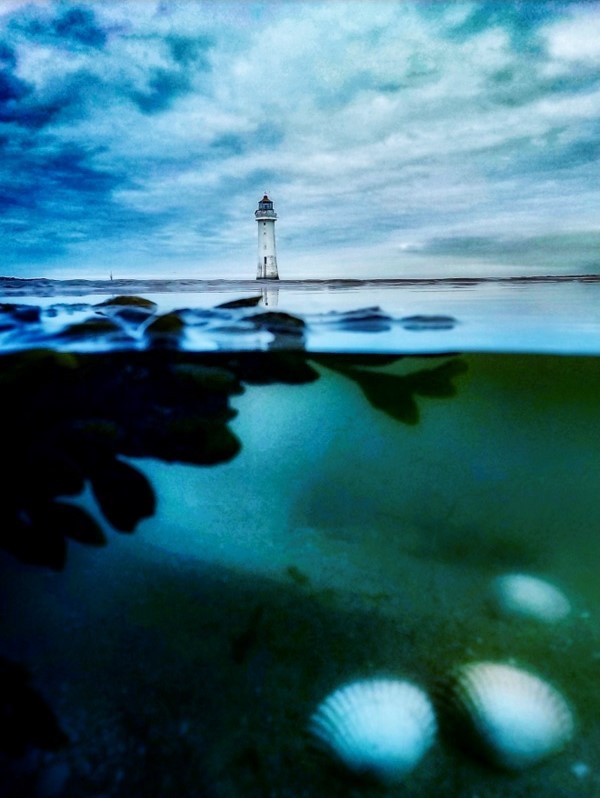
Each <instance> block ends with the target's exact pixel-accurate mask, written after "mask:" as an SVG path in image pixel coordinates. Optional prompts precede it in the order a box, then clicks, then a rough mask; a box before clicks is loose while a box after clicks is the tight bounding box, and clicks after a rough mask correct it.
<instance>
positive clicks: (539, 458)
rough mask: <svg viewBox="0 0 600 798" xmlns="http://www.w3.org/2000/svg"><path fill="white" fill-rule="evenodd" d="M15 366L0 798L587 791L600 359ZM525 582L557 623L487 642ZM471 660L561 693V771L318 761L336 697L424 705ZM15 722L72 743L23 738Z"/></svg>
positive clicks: (596, 721) (449, 751)
mask: <svg viewBox="0 0 600 798" xmlns="http://www.w3.org/2000/svg"><path fill="white" fill-rule="evenodd" d="M32 357H33V356H32V355H27V356H12V357H11V358H10V359H5V368H4V369H3V371H2V373H3V375H4V377H3V379H4V390H3V402H4V415H3V417H4V419H5V422H4V424H5V431H4V437H5V441H6V442H7V444H6V445H7V452H8V454H11V453H12V455H13V456H14V458H15V459H16V462H17V465H16V466H15V468H14V473H13V476H11V479H10V480H9V483H10V484H9V486H5V492H6V496H5V505H6V506H7V507H10V508H12V509H11V512H13V514H14V518H15V519H16V520H14V519H13V520H12V521H11V516H10V513H7V520H6V522H5V527H4V530H3V533H2V543H3V548H4V549H5V550H6V551H5V552H3V553H2V557H1V559H0V566H1V568H2V585H3V590H2V616H1V620H0V624H1V626H0V632H1V638H0V641H1V642H0V646H1V647H0V655H1V656H2V658H3V661H4V662H5V670H6V671H7V672H8V673H9V675H10V674H11V673H12V671H11V665H16V664H17V663H18V664H19V666H20V667H22V668H24V669H26V672H27V679H28V680H29V681H27V680H25V679H24V678H20V679H19V678H14V677H13V683H14V685H15V687H14V690H13V691H12V694H11V695H12V698H11V700H10V702H8V700H7V698H6V696H4V705H5V706H7V705H8V704H10V707H11V713H12V714H11V715H10V717H11V722H13V724H14V727H15V729H16V730H17V731H15V732H13V739H14V734H17V732H18V735H20V738H22V745H21V746H20V748H19V750H18V751H8V748H9V746H7V745H6V740H5V736H6V735H3V736H0V743H4V749H7V750H6V751H5V753H3V754H2V755H1V758H0V765H1V766H2V768H3V769H4V771H5V778H4V783H5V785H8V786H7V787H6V790H8V792H7V795H11V796H12V795H14V796H16V795H22V794H23V795H32V796H51V795H61V796H63V795H64V796H66V798H79V796H82V798H84V797H85V798H87V796H90V798H91V796H99V795H103V796H129V797H130V796H138V795H139V796H170V795H178V796H181V795H185V796H207V797H210V798H213V797H214V798H230V796H231V798H238V796H239V798H242V796H243V798H254V796H256V798H258V797H259V796H260V797H261V798H262V796H273V798H277V797H279V798H287V797H288V796H289V797H290V798H291V797H292V796H293V797H294V798H302V797H303V796H305V797H306V798H313V796H315V797H316V796H323V795H327V796H332V798H336V797H337V796H340V798H341V796H351V797H352V798H358V796H368V797H369V798H375V796H382V797H384V796H385V797H386V798H387V796H392V795H405V796H423V795H436V796H441V797H442V798H446V796H447V797H448V798H450V796H452V797H453V798H454V797H455V796H461V797H462V796H464V797H465V798H467V796H468V797H469V798H471V796H478V798H496V796H510V798H519V796H530V795H536V796H543V797H544V798H559V797H560V798H562V797H563V796H565V797H566V796H569V797H570V796H572V797H573V798H575V797H576V796H577V798H580V797H583V798H595V796H597V795H599V794H600V695H599V692H598V677H599V676H600V580H599V579H598V571H599V569H600V534H599V533H600V503H599V502H598V496H599V495H600V490H599V489H600V434H599V433H600V401H599V397H600V359H598V358H596V357H583V356H568V357H567V356H551V355H543V356H542V355H508V354H485V355H484V354H447V355H440V356H431V357H418V358H417V357H401V358H394V357H378V356H361V357H360V358H357V357H356V356H351V355H348V356H316V355H305V354H301V353H298V354H292V353H280V354H277V353H275V354H273V353H268V354H267V353H265V354H262V355H261V354H260V353H254V354H253V355H251V356H241V355H240V356H239V357H236V356H235V355H232V354H228V355H227V354H223V355H214V356H211V355H202V356H191V355H186V356H183V355H175V354H170V353H166V352H165V353H150V354H148V355H144V356H143V357H142V356H141V355H140V356H138V357H137V358H132V357H126V356H124V355H122V356H118V357H117V356H112V357H109V356H102V355H95V356H88V357H81V358H78V357H76V356H70V355H69V356H57V355H52V356H49V355H47V356H42V355H40V354H38V355H37V356H36V357H37V358H38V359H37V360H36V361H35V364H34V365H35V368H33V366H32V363H31V360H28V358H30V359H31V358H32ZM40 362H41V363H42V368H41V369H40ZM116 375H119V376H118V378H117V376H116ZM167 377H168V378H169V379H172V384H171V383H169V386H170V387H169V390H167ZM172 385H176V386H177V390H175V389H173V391H172V395H171V393H170V391H171V387H172ZM57 395H58V397H59V398H58V399H56V400H55V405H53V404H52V401H53V400H52V399H51V398H50V397H52V396H57ZM194 406H196V407H197V408H201V410H199V411H198V413H197V415H196V416H195V415H194V413H193V412H192V410H191V409H190V408H193V407H194ZM232 410H233V411H235V412H232ZM9 414H10V420H8V418H7V416H8V415H9ZM75 417H76V418H75ZM184 421H185V423H183V422H184ZM165 428H168V430H169V434H168V435H167V436H165V434H164V430H165ZM42 443H43V446H42ZM19 475H21V479H20V478H19ZM51 476H52V479H50V477H51ZM78 480H79V481H78ZM23 481H25V482H26V483H27V487H26V488H25V487H24V486H23V484H22V483H23ZM50 482H52V483H53V485H54V487H53V489H52V490H50V488H49V487H47V488H46V489H43V487H42V486H43V485H49V484H50ZM54 483H55V484H54ZM80 483H81V484H83V491H82V492H80V488H81V484H80ZM9 488H10V490H9ZM67 488H68V489H67ZM31 495H33V496H34V498H35V500H33V499H31ZM65 496H67V497H68V498H66V499H65V498H64V497H65ZM65 504H68V505H69V507H75V508H77V510H76V511H75V510H73V512H75V513H76V516H73V515H72V514H71V512H70V511H65V510H64V505H65ZM57 505H58V509H57ZM79 513H80V514H79ZM57 514H58V515H57ZM24 515H26V516H27V518H29V519H33V522H32V523H31V524H30V525H29V526H27V525H24V522H23V517H24ZM57 519H58V520H59V521H60V524H62V525H63V526H62V527H61V528H63V529H65V530H66V532H65V535H64V540H63V538H62V536H60V535H58V536H57V535H56V534H55V532H54V531H52V530H54V529H55V527H56V522H57ZM32 530H33V531H32ZM47 535H50V537H51V538H52V540H53V541H54V542H53V543H52V545H50V544H49V543H48V538H47ZM27 536H29V537H27ZM59 537H60V541H59V540H58V538H59ZM24 541H25V542H24ZM513 571H518V572H523V573H530V574H534V575H538V576H541V577H543V578H545V579H547V580H548V581H550V582H551V583H553V584H554V585H556V586H558V587H560V589H561V590H562V591H563V592H564V593H565V594H566V595H567V596H568V598H569V600H570V602H571V605H572V612H571V614H570V615H569V617H567V618H566V619H564V620H563V621H560V622H558V623H555V624H545V623H543V622H540V621H537V620H524V619H516V618H506V617H498V616H497V615H496V614H495V613H494V612H493V611H492V609H491V606H490V601H489V598H490V583H491V580H492V579H493V578H494V577H495V576H497V575H498V574H502V573H506V572H513ZM480 659H485V660H487V659H493V660H502V661H505V660H514V661H515V662H516V663H518V664H522V665H524V666H526V667H528V668H531V669H533V670H535V671H536V672H537V673H539V674H540V675H541V676H543V677H544V678H546V679H548V680H549V681H551V682H552V683H553V684H555V685H556V686H557V687H558V688H559V689H560V690H561V691H562V692H563V694H564V695H565V696H566V697H567V699H568V700H569V702H570V703H571V704H572V706H573V708H574V711H575V713H576V716H577V732H576V735H575V737H574V739H573V741H572V742H571V743H570V744H569V745H568V747H567V748H566V749H565V750H564V751H563V752H561V753H559V754H558V755H556V756H554V757H552V758H550V759H548V760H547V761H545V762H543V763H541V764H540V765H538V766H536V767H533V768H531V769H530V770H527V771H525V772H523V773H522V774H517V775H513V774H505V773H502V772H499V771H496V770H494V769H493V768H491V767H490V766H488V765H487V764H485V763H483V762H481V761H480V760H479V759H478V758H477V757H476V756H475V755H474V754H473V753H472V752H470V751H469V750H465V749H464V746H463V745H462V744H461V740H460V739H459V734H458V732H453V730H452V728H449V729H444V733H443V734H440V736H439V738H438V740H437V742H436V744H435V745H434V747H433V748H432V750H431V751H429V752H428V753H427V754H426V756H425V757H424V759H423V760H422V762H421V763H420V764H419V765H418V766H417V767H416V768H415V770H414V771H413V772H412V773H410V774H409V775H408V776H407V777H406V779H405V782H404V783H403V784H402V785H401V786H395V787H393V788H386V787H383V786H380V785H377V784H371V783H368V782H362V781H360V780H358V779H357V778H356V777H353V776H350V775H348V774H345V773H344V772H340V771H339V770H338V769H336V768H334V767H332V766H331V763H330V762H329V761H328V760H327V758H326V757H324V756H323V754H322V753H320V752H317V751H315V750H314V748H313V746H312V745H311V741H310V739H309V737H308V735H307V733H306V725H307V721H308V718H309V717H310V714H311V713H312V712H313V711H314V709H315V707H316V705H317V704H318V703H319V702H320V701H321V700H322V699H323V698H324V697H325V696H326V695H327V694H328V693H329V692H330V691H331V690H333V689H335V688H336V687H338V686H339V685H341V684H343V683H345V682H347V681H349V680H351V679H354V678H361V677H364V676H372V675H381V674H383V675H391V676H398V677H400V678H404V677H406V678H408V679H410V680H412V681H414V682H416V683H417V684H419V685H421V686H422V687H423V688H424V689H425V690H426V691H427V692H428V693H430V694H431V695H432V696H433V695H435V696H437V695H438V694H439V691H440V690H442V689H443V688H442V687H441V686H440V685H443V681H444V679H445V678H446V677H447V675H448V674H449V672H450V671H451V670H452V668H453V667H454V666H456V665H460V664H461V663H464V662H467V661H473V660H480ZM24 682H26V685H27V687H26V689H25V688H24V687H23V684H24ZM5 693H6V690H5ZM32 695H35V696H37V699H39V701H43V702H44V706H45V711H46V712H47V713H48V712H49V713H51V717H52V718H53V720H54V722H55V725H56V727H58V728H59V729H60V730H61V731H62V733H63V734H64V738H60V739H58V738H57V732H56V728H55V727H53V726H52V723H51V721H49V720H48V715H47V714H46V715H44V714H43V712H42V711H41V710H39V717H43V719H45V723H46V728H49V729H50V731H49V732H48V734H46V735H40V734H39V728H38V729H37V731H36V729H35V728H33V726H35V725H36V724H35V723H34V722H33V721H25V720H23V717H25V710H24V709H23V707H31V706H32V702H33V699H32ZM15 696H16V697H15ZM18 696H24V698H23V699H22V701H19V700H17V697H18ZM27 702H29V703H27ZM35 706H39V705H38V704H36V705H35ZM20 712H22V713H23V715H22V717H21V716H20V715H19V713H20ZM4 717H8V714H7V713H6V712H5V713H4ZM27 717H29V718H32V717H33V715H32V714H31V712H29V713H28V714H27ZM5 725H6V724H5ZM37 725H38V727H39V722H38V724H37ZM51 732H52V733H51ZM9 736H10V735H9Z"/></svg>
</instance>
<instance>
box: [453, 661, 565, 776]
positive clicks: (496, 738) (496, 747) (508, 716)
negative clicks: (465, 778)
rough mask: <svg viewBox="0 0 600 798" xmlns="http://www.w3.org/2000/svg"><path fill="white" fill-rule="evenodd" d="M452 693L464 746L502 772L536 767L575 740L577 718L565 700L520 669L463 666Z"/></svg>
mask: <svg viewBox="0 0 600 798" xmlns="http://www.w3.org/2000/svg"><path fill="white" fill-rule="evenodd" d="M451 694H452V702H453V705H454V711H455V714H456V716H457V717H458V718H460V719H461V720H462V721H463V727H462V732H463V733H464V734H465V737H466V742H467V743H469V742H470V743H471V744H472V745H473V746H474V747H475V749H476V750H477V751H478V752H479V753H481V754H482V755H483V756H484V758H486V759H487V760H488V761H489V762H491V763H492V764H494V765H497V766H499V767H501V768H504V769H507V770H521V769H523V768H527V767H529V766H530V765H535V764H537V763H538V762H540V761H542V760H543V759H546V757H548V756H550V755H551V754H554V753H557V752H558V751H560V750H561V749H562V748H563V747H564V746H565V745H566V744H567V743H568V742H569V740H570V739H571V737H572V736H573V732H574V726H575V724H574V720H573V715H572V713H571V709H570V708H569V705H568V704H567V702H566V700H565V699H564V698H563V696H562V695H561V694H560V693H559V692H558V690H556V689H555V688H554V687H552V686H551V685H550V684H548V683H547V682H545V681H544V680H543V679H540V678H539V677H538V676H535V675H534V674H532V673H529V672H528V671H525V670H522V669H521V668H516V667H514V666H512V665H507V664H502V663H495V662H476V663H472V664H469V665H464V666H463V667H461V668H459V669H458V671H457V673H456V675H455V678H454V681H453V684H452V688H451Z"/></svg>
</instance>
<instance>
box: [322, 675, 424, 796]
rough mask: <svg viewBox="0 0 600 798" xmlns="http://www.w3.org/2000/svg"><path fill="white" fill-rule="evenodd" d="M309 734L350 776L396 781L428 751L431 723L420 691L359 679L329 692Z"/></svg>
mask: <svg viewBox="0 0 600 798" xmlns="http://www.w3.org/2000/svg"><path fill="white" fill-rule="evenodd" d="M309 731H310V732H311V733H312V735H313V736H314V738H315V740H316V741H317V742H318V743H320V744H321V746H322V747H324V748H325V750H327V751H328V752H329V753H330V754H332V755H333V757H334V758H335V759H336V760H337V761H338V762H341V763H342V764H343V765H345V766H346V767H347V768H348V769H349V770H351V771H353V772H355V773H361V774H365V775H370V776H374V777H376V778H378V779H379V780H380V781H383V782H386V783H389V782H396V781H400V780H401V779H402V778H403V777H404V776H405V775H406V774H407V773H409V772H410V771H411V770H412V769H413V768H414V767H415V766H416V765H417V763H418V762H419V761H420V759H421V758H422V757H423V755H424V754H425V753H426V751H427V750H428V749H429V748H430V747H431V745H432V743H433V741H434V739H435V735H436V731H437V724H436V719H435V714H434V710H433V707H432V705H431V702H430V700H429V698H428V697H427V695H426V694H425V692H424V691H423V690H421V689H420V688H419V687H417V686H416V685H414V684H412V683H411V682H407V681H400V680H395V679H386V678H378V679H364V680H359V681H356V682H351V683H350V684H347V685H345V686H343V687H340V688H338V689H337V690H335V692H333V693H331V695H329V696H328V697H327V698H326V699H325V700H324V701H323V702H322V703H321V704H320V705H319V707H318V708H317V710H316V712H315V713H314V714H313V716H312V718H311V720H310V724H309Z"/></svg>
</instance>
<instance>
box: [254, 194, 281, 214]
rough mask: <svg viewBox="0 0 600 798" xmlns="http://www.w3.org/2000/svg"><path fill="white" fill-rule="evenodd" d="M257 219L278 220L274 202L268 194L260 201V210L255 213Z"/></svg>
mask: <svg viewBox="0 0 600 798" xmlns="http://www.w3.org/2000/svg"><path fill="white" fill-rule="evenodd" d="M254 215H255V216H256V218H257V219H276V218H277V214H276V213H275V211H274V210H273V201H272V200H271V199H270V198H269V195H268V194H263V198H262V199H261V200H259V203H258V210H256V211H255V212H254Z"/></svg>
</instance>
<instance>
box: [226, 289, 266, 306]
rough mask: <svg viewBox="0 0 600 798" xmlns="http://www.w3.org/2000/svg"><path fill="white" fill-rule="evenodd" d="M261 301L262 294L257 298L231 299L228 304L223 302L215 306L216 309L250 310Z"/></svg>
mask: <svg viewBox="0 0 600 798" xmlns="http://www.w3.org/2000/svg"><path fill="white" fill-rule="evenodd" d="M261 300H262V293H261V294H259V295H258V296H248V297H243V298H242V299H232V300H231V301H230V302H223V303H221V304H220V305H217V308H224V309H227V308H231V309H234V308H252V307H255V306H256V305H259V304H260V302H261Z"/></svg>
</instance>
